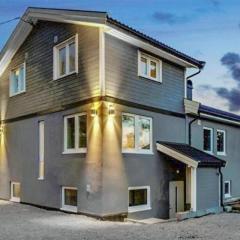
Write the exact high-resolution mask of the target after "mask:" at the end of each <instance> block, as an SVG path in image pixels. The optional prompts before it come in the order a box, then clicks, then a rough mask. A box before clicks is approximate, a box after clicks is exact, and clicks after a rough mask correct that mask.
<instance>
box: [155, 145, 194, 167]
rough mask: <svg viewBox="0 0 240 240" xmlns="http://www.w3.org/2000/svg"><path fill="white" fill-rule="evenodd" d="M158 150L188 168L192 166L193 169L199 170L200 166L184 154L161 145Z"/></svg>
mask: <svg viewBox="0 0 240 240" xmlns="http://www.w3.org/2000/svg"><path fill="white" fill-rule="evenodd" d="M157 150H158V151H160V152H162V153H165V154H166V155H168V156H170V157H172V158H174V159H176V160H178V161H180V162H182V163H184V164H186V165H188V166H191V167H193V168H197V166H198V162H197V161H195V160H192V159H191V158H190V157H187V156H185V155H184V154H182V153H179V152H177V151H175V150H173V149H171V148H169V147H166V146H164V145H162V144H160V143H157Z"/></svg>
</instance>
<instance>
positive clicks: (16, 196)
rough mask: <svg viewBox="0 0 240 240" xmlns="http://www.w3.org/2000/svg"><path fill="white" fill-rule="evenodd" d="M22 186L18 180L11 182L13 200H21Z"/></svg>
mask: <svg viewBox="0 0 240 240" xmlns="http://www.w3.org/2000/svg"><path fill="white" fill-rule="evenodd" d="M20 192H21V186H20V183H18V182H11V199H10V201H13V202H20Z"/></svg>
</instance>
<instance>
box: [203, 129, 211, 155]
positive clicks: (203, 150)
mask: <svg viewBox="0 0 240 240" xmlns="http://www.w3.org/2000/svg"><path fill="white" fill-rule="evenodd" d="M204 129H206V130H210V134H211V150H210V151H206V150H204V134H203V151H204V152H206V153H209V154H213V128H209V127H203V132H204Z"/></svg>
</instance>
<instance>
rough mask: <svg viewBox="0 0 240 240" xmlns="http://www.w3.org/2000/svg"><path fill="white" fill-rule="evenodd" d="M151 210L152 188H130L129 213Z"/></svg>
mask: <svg viewBox="0 0 240 240" xmlns="http://www.w3.org/2000/svg"><path fill="white" fill-rule="evenodd" d="M149 209H151V206H150V187H149V186H143V187H129V188H128V211H129V212H137V211H145V210H149Z"/></svg>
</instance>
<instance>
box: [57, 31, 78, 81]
mask: <svg viewBox="0 0 240 240" xmlns="http://www.w3.org/2000/svg"><path fill="white" fill-rule="evenodd" d="M53 54H54V57H53V59H54V63H53V66H54V70H53V72H54V79H58V78H61V77H65V76H67V75H69V74H72V73H75V72H78V35H77V34H76V35H75V36H74V37H72V38H70V39H68V40H66V41H64V42H62V43H60V44H58V45H57V46H55V47H54V50H53Z"/></svg>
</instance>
